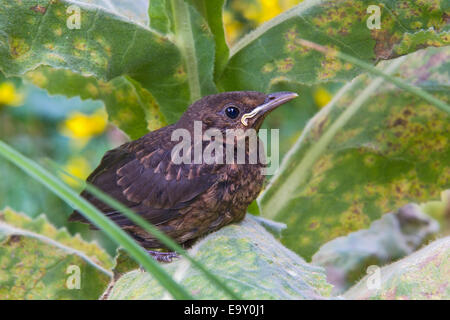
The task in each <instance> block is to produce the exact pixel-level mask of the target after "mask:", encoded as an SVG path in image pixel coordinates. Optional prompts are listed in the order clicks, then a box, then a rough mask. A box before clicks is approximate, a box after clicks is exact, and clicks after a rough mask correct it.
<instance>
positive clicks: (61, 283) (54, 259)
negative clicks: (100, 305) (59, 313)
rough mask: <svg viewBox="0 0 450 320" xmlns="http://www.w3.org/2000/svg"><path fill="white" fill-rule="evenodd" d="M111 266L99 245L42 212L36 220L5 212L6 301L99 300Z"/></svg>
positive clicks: (0, 269)
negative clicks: (54, 222)
mask: <svg viewBox="0 0 450 320" xmlns="http://www.w3.org/2000/svg"><path fill="white" fill-rule="evenodd" d="M112 266H113V261H112V259H111V257H109V256H108V254H107V253H106V252H105V251H103V249H101V248H100V247H99V246H98V245H97V244H95V243H88V242H85V241H84V240H82V239H81V238H80V237H79V236H74V237H73V236H71V235H70V234H69V233H68V232H67V230H65V229H60V230H58V229H56V228H55V227H54V226H52V225H51V224H49V222H48V221H47V220H46V218H44V217H43V216H41V217H38V218H37V219H34V220H31V219H30V218H28V217H27V216H25V215H22V214H19V213H16V212H14V211H12V210H10V209H5V210H3V211H0V299H2V300H12V299H98V298H99V297H100V294H101V293H102V292H103V291H104V290H105V289H106V287H107V285H108V283H109V281H110V279H111V276H112V272H111V269H112ZM78 272H79V273H78ZM78 275H79V282H78V281H77V277H78ZM71 276H72V277H73V278H71ZM68 283H69V285H68ZM77 283H79V289H76V288H77V286H76V285H77ZM71 284H72V285H74V287H72V288H70V287H71V286H70V285H71Z"/></svg>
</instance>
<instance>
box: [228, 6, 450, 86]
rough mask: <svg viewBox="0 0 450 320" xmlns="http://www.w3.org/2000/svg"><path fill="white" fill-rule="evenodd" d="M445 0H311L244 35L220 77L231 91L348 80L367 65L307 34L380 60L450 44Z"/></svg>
mask: <svg viewBox="0 0 450 320" xmlns="http://www.w3.org/2000/svg"><path fill="white" fill-rule="evenodd" d="M370 5H377V6H379V8H380V13H381V16H380V28H379V29H374V28H372V29H369V28H368V26H367V23H368V19H369V17H370V16H371V14H372V13H368V12H367V9H368V7H369V6H370ZM446 14H448V4H447V1H445V0H433V1H428V0H427V1H417V0H402V1H400V0H380V1H376V3H374V2H373V1H371V0H358V1H356V0H324V1H319V0H305V1H303V2H302V3H300V4H299V5H297V6H296V7H294V8H293V9H291V10H289V11H287V12H284V13H282V14H281V15H279V16H277V17H275V18H274V19H272V20H270V21H269V22H267V23H265V24H264V25H262V26H260V27H259V28H257V29H256V30H255V31H253V32H252V33H250V34H248V35H247V36H245V37H244V38H242V39H241V40H240V41H239V42H238V43H236V45H235V46H233V47H232V48H231V50H230V52H231V54H230V55H231V57H230V60H229V62H228V64H227V66H226V68H225V70H224V72H223V75H222V77H221V78H220V79H219V86H220V87H222V88H224V90H226V91H232V90H242V89H243V88H245V90H257V91H262V92H267V91H269V89H270V86H271V85H272V84H273V83H274V82H277V81H279V80H283V81H292V82H298V83H299V84H305V85H314V84H318V83H322V82H324V81H348V80H350V79H352V78H354V77H355V76H357V75H358V74H360V73H361V72H362V71H363V70H361V69H359V68H357V67H355V66H353V65H351V64H349V63H345V62H343V61H341V60H339V59H336V58H335V57H331V56H324V55H322V54H320V53H319V52H315V51H314V50H311V49H309V48H307V47H305V46H303V45H302V44H301V43H300V40H301V39H304V40H310V41H313V42H315V43H318V44H321V45H324V46H329V47H331V48H334V49H337V50H338V51H340V52H344V53H347V54H349V55H352V56H355V57H357V58H359V59H360V60H363V61H366V62H369V63H373V64H375V63H377V62H378V61H379V60H383V59H392V58H395V57H398V56H400V55H405V54H408V53H411V52H414V51H416V50H419V49H422V48H425V47H429V46H436V47H440V46H445V45H449V44H450V33H449V32H450V24H449V20H448V18H446V17H447V16H446Z"/></svg>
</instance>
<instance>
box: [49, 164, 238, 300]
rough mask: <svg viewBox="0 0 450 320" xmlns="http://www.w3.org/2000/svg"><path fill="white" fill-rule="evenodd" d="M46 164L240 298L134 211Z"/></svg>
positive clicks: (233, 297) (236, 297)
mask: <svg viewBox="0 0 450 320" xmlns="http://www.w3.org/2000/svg"><path fill="white" fill-rule="evenodd" d="M48 163H49V164H50V165H51V166H52V167H54V168H55V169H56V170H59V171H60V172H62V173H63V174H65V175H67V176H68V177H70V178H71V179H73V180H75V181H77V182H78V183H79V184H80V185H81V186H84V187H85V188H86V190H87V191H88V192H89V193H91V194H92V195H94V196H95V197H96V198H98V199H99V200H101V201H102V202H104V203H106V204H107V205H108V206H110V207H111V208H113V209H115V210H118V211H120V212H121V213H122V214H123V215H124V216H126V217H127V218H128V219H130V220H131V221H133V222H134V223H135V224H137V225H139V226H140V227H141V228H143V229H144V230H145V231H146V232H148V233H150V234H152V235H153V236H155V237H156V238H157V239H158V240H159V241H161V242H162V243H163V244H164V245H166V246H167V247H168V248H169V249H172V250H173V251H176V252H178V253H179V254H180V255H182V256H183V257H185V258H186V259H187V260H188V261H189V262H190V263H192V264H193V265H194V266H195V267H196V268H197V269H198V270H200V271H201V272H202V273H203V275H204V276H205V277H206V279H208V280H209V281H211V283H212V284H214V285H215V286H216V287H217V288H218V289H220V290H222V291H224V292H226V293H227V294H228V295H229V296H230V297H231V298H232V299H235V300H240V299H241V298H240V297H239V296H238V295H236V293H235V292H233V290H231V289H230V288H229V287H228V286H227V285H226V284H225V283H223V282H222V281H221V280H220V279H219V278H217V277H216V276H215V275H214V274H213V273H211V272H210V271H209V270H208V269H206V268H205V266H203V264H201V263H199V262H198V261H197V260H195V259H193V258H192V257H191V256H190V255H189V254H188V253H187V251H186V250H185V249H183V247H181V246H180V245H179V244H178V243H176V242H175V241H173V240H172V239H171V238H170V237H168V236H167V235H165V234H164V233H163V232H161V231H160V230H159V229H158V228H156V227H155V226H154V225H152V224H151V223H149V222H148V221H147V220H145V219H144V218H142V217H141V216H139V215H138V214H136V213H135V212H134V211H132V210H130V209H129V208H128V207H126V206H124V205H123V204H122V203H121V202H119V201H117V200H116V199H114V198H112V197H110V196H109V195H108V194H106V193H104V192H103V191H102V190H100V189H98V188H97V187H95V186H94V185H92V184H89V183H84V181H82V180H81V179H79V178H77V177H75V176H73V175H71V174H69V173H67V172H65V171H64V170H62V169H61V168H60V167H59V166H58V165H57V164H56V163H54V162H53V161H51V160H48Z"/></svg>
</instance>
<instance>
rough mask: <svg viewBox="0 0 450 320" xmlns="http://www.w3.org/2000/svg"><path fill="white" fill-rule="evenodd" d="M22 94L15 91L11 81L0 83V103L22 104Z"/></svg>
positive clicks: (12, 105) (9, 104) (14, 105)
mask: <svg viewBox="0 0 450 320" xmlns="http://www.w3.org/2000/svg"><path fill="white" fill-rule="evenodd" d="M22 101H23V96H22V95H21V94H19V93H18V92H17V91H16V87H14V85H13V84H12V83H11V82H3V83H0V105H8V106H11V107H17V106H20V105H21V104H22Z"/></svg>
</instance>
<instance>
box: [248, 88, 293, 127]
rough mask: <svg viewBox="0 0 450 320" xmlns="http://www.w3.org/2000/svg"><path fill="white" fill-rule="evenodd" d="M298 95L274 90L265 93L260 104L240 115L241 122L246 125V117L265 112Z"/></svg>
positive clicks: (249, 117)
mask: <svg viewBox="0 0 450 320" xmlns="http://www.w3.org/2000/svg"><path fill="white" fill-rule="evenodd" d="M296 97H298V94H296V93H295V92H275V93H271V94H268V95H267V99H266V101H264V103H263V104H262V105H260V106H257V107H256V108H255V109H253V110H252V111H251V112H248V113H245V114H243V115H242V118H241V123H242V124H243V125H244V126H248V119H251V118H253V117H255V116H257V115H262V114H265V113H267V112H269V111H272V110H273V109H275V108H276V107H278V106H280V105H282V104H284V103H286V102H288V101H291V100H292V99H294V98H296Z"/></svg>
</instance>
